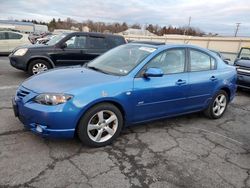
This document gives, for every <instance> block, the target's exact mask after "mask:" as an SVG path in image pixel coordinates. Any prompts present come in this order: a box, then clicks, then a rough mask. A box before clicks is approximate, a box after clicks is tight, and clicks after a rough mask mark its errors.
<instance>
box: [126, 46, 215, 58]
mask: <svg viewBox="0 0 250 188" xmlns="http://www.w3.org/2000/svg"><path fill="white" fill-rule="evenodd" d="M127 45H138V46H145V47H151V48H155V49H159V50H167V49H169V48H193V49H196V50H200V51H203V52H206V53H207V54H210V55H211V56H213V57H217V56H218V55H216V54H215V53H214V52H211V51H210V50H208V49H206V48H202V47H199V46H195V45H191V44H174V43H166V44H165V45H151V44H144V43H128V44H127Z"/></svg>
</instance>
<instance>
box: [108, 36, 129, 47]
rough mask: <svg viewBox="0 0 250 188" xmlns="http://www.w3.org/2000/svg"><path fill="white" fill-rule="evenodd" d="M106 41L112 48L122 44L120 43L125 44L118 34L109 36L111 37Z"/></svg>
mask: <svg viewBox="0 0 250 188" xmlns="http://www.w3.org/2000/svg"><path fill="white" fill-rule="evenodd" d="M107 39H108V43H109V46H110V47H111V48H114V47H116V46H119V45H122V44H125V43H126V42H125V40H124V38H123V37H119V36H111V37H108V38H107Z"/></svg>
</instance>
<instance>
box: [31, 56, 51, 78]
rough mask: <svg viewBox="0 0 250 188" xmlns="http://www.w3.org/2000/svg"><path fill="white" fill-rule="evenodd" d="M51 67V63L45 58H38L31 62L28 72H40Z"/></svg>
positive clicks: (32, 73)
mask: <svg viewBox="0 0 250 188" xmlns="http://www.w3.org/2000/svg"><path fill="white" fill-rule="evenodd" d="M49 69H51V65H50V63H48V62H47V61H45V60H43V59H36V60H33V61H31V62H30V64H29V67H28V73H29V74H30V75H34V74H40V73H41V72H44V71H47V70H49Z"/></svg>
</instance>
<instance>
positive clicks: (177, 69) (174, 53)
mask: <svg viewBox="0 0 250 188" xmlns="http://www.w3.org/2000/svg"><path fill="white" fill-rule="evenodd" d="M146 68H147V69H148V68H160V69H162V71H163V73H164V74H174V73H181V72H184V71H185V49H173V50H167V51H164V52H162V53H160V54H159V55H157V56H156V57H154V58H153V59H152V60H151V61H150V62H149V63H148V64H147V65H146Z"/></svg>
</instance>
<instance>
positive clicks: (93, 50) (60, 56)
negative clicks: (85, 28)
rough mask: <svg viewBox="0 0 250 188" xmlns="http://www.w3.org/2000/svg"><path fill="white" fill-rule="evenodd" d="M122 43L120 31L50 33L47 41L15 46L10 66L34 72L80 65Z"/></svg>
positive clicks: (10, 56)
mask: <svg viewBox="0 0 250 188" xmlns="http://www.w3.org/2000/svg"><path fill="white" fill-rule="evenodd" d="M125 43H126V41H125V39H124V37H122V36H119V35H110V34H101V33H85V32H74V33H62V34H60V35H57V36H55V37H53V38H52V39H51V40H50V41H49V42H47V43H46V44H47V45H32V46H26V47H20V48H16V49H15V50H13V52H12V53H11V54H10V55H9V59H10V63H11V65H12V66H13V67H15V68H17V69H20V70H23V71H27V72H28V73H29V74H30V75H33V74H39V73H41V72H43V71H46V70H48V69H51V68H55V67H59V66H72V65H83V64H84V63H86V62H89V61H90V60H93V59H94V58H96V57H97V56H99V55H101V54H103V53H104V52H106V51H108V50H110V49H111V48H114V47H116V46H119V45H121V44H125Z"/></svg>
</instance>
